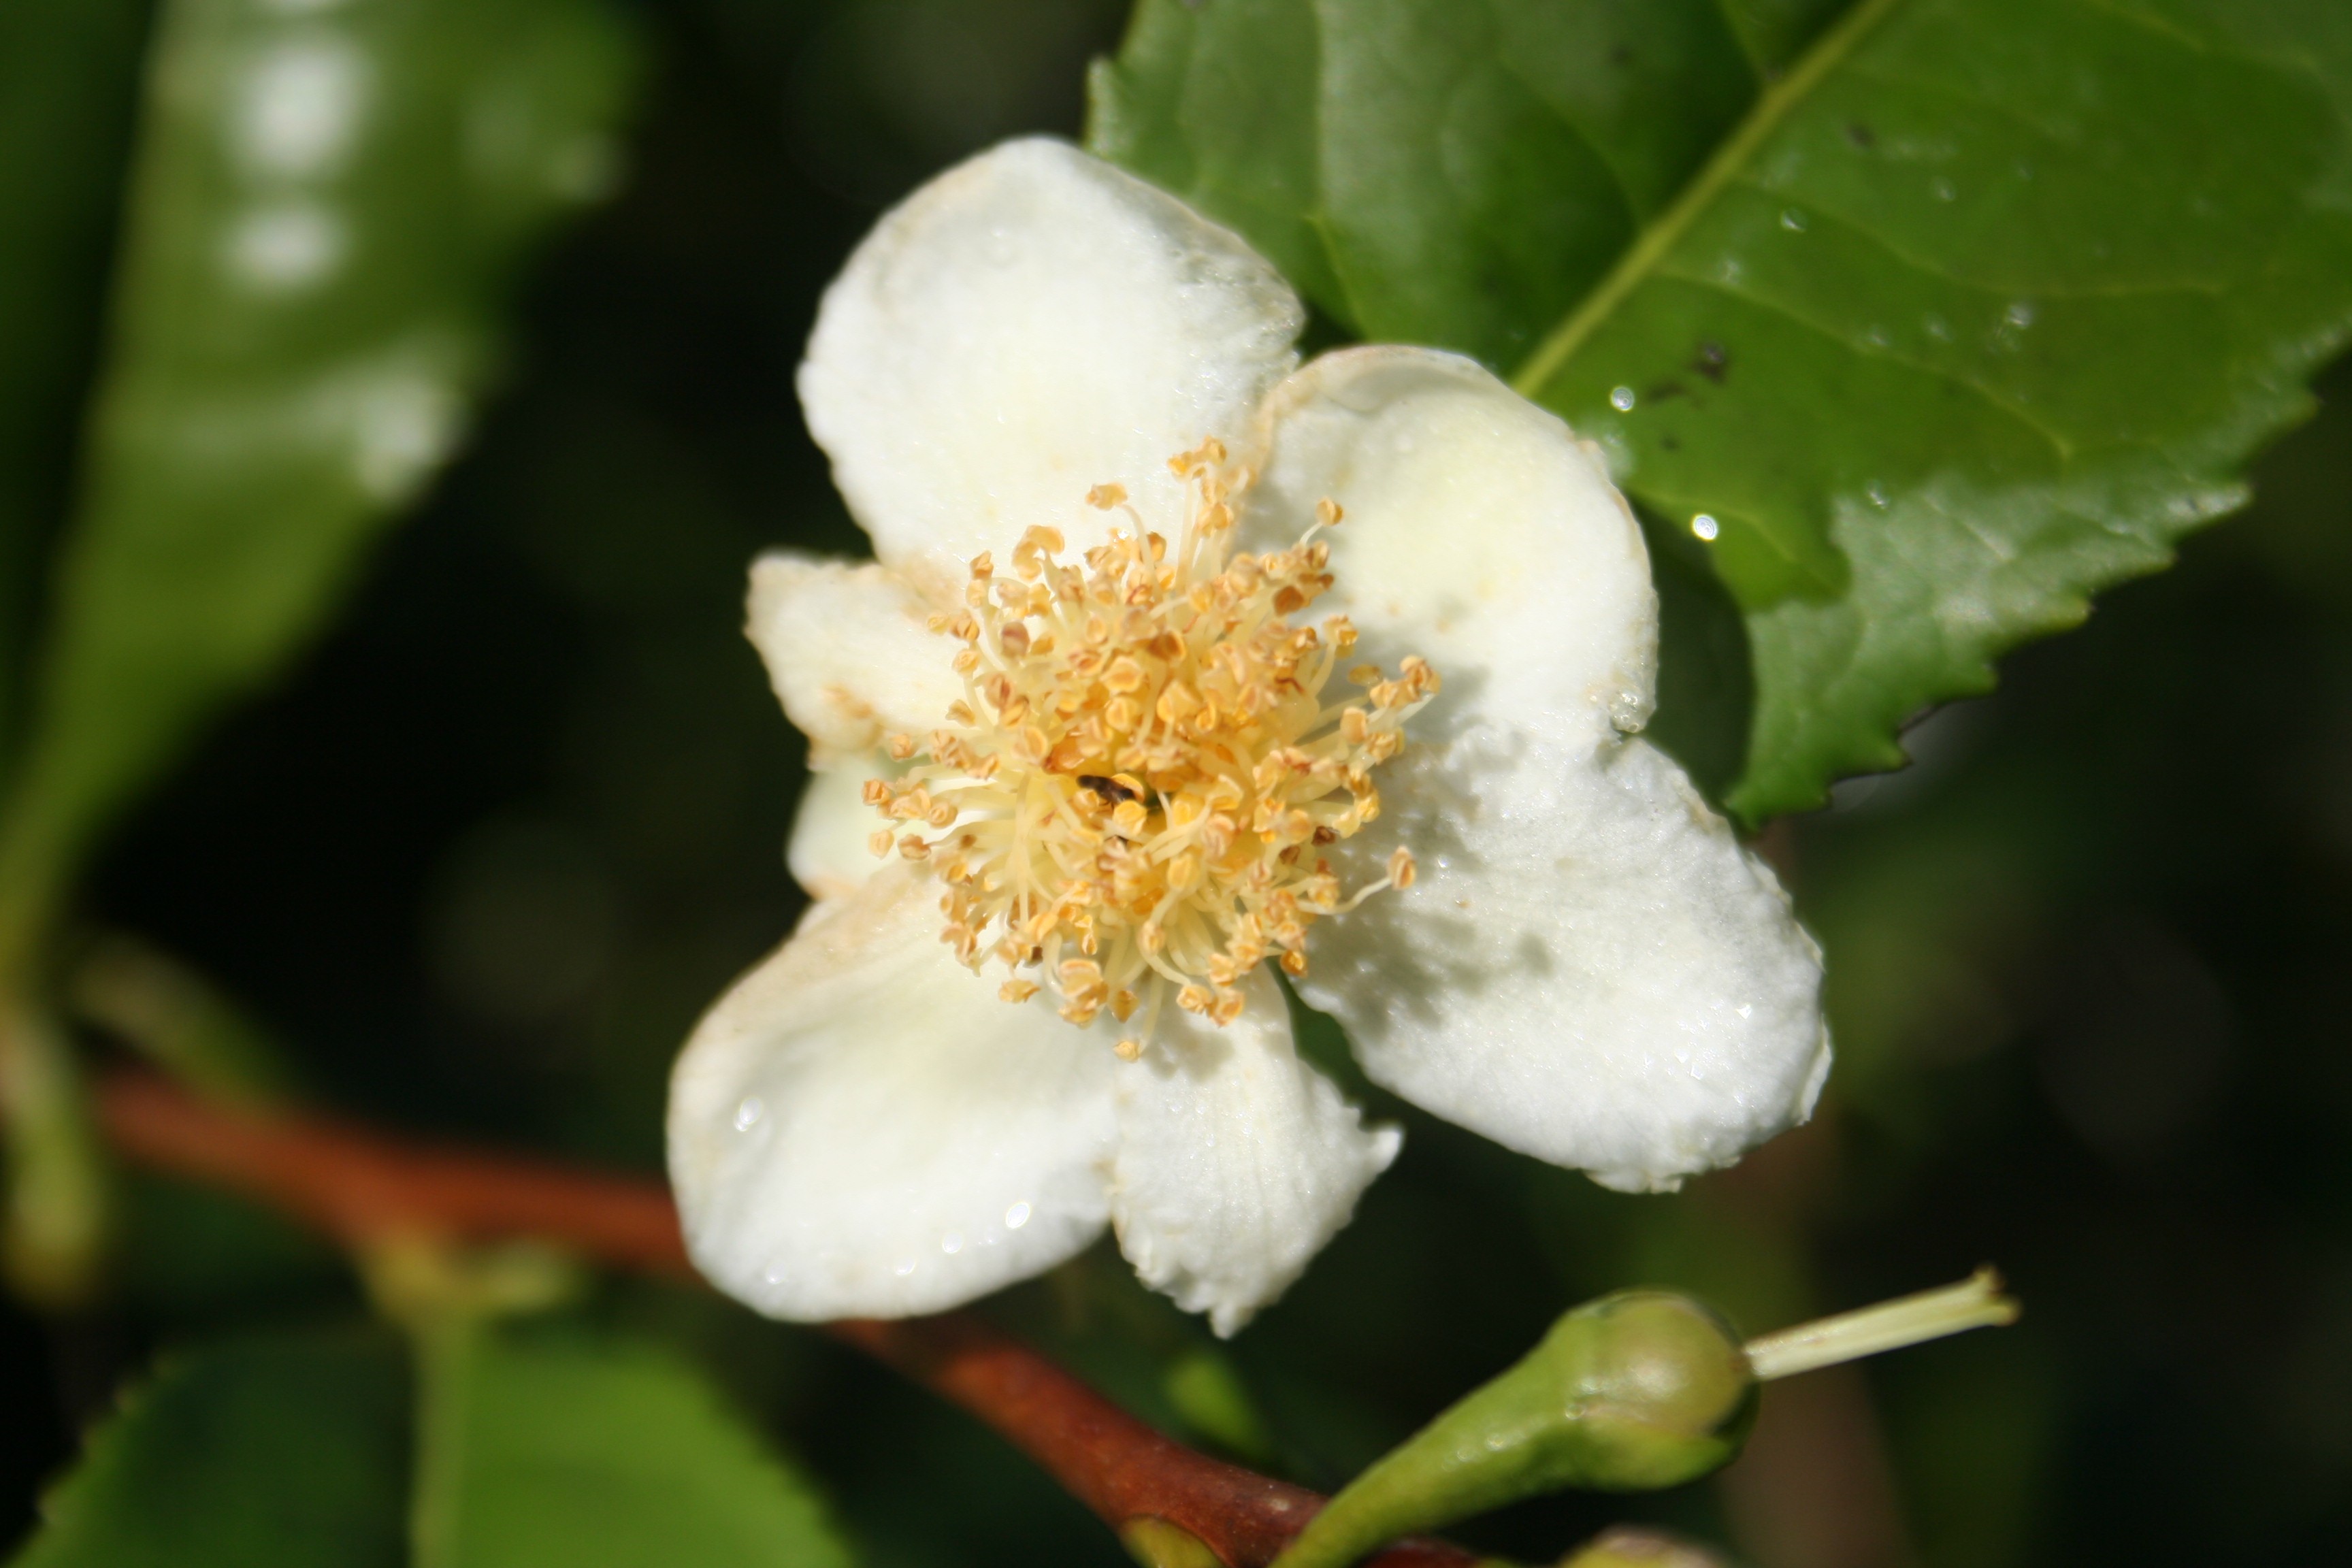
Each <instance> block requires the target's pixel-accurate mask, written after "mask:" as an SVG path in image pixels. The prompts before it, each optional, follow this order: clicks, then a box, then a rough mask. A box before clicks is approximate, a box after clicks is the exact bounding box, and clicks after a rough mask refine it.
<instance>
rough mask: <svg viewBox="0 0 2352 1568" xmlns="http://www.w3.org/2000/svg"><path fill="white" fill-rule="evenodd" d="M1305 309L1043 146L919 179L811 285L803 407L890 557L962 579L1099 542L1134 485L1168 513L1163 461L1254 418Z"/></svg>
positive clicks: (1206, 235) (1129, 190)
mask: <svg viewBox="0 0 2352 1568" xmlns="http://www.w3.org/2000/svg"><path fill="white" fill-rule="evenodd" d="M1302 319H1303V318H1302V314H1301V311H1300V310H1299V306H1298V302H1297V299H1296V297H1295V296H1293V295H1292V293H1291V292H1290V289H1289V286H1288V285H1286V283H1284V282H1283V280H1282V279H1281V277H1280V276H1279V275H1278V274H1277V273H1276V271H1275V270H1274V268H1272V267H1271V266H1269V265H1268V264H1267V263H1266V262H1265V261H1264V260H1263V259H1262V258H1259V257H1258V256H1257V255H1256V254H1255V252H1253V251H1252V250H1250V249H1249V247H1247V246H1245V245H1244V244H1243V243H1242V241H1241V240H1240V239H1239V238H1238V237H1236V236H1234V235H1233V234H1232V233H1230V232H1228V231H1227V230H1225V229H1223V228H1220V227H1218V226H1215V225H1213V224H1212V223H1210V222H1209V221H1208V220H1206V219H1205V218H1202V217H1201V216H1198V215H1197V214H1195V213H1193V212H1192V210H1191V209H1189V208H1187V207H1185V206H1184V205H1182V204H1181V203H1179V202H1177V201H1176V200H1175V199H1174V198H1172V197H1171V196H1168V195H1162V194H1161V193H1160V192H1158V191H1155V190H1153V189H1152V188H1151V187H1150V186H1149V185H1146V184H1143V183H1142V182H1140V181H1139V180H1136V179H1134V178H1132V177H1131V176H1129V175H1127V174H1122V173H1120V172H1119V171H1118V170H1116V169H1114V168H1112V167H1111V166H1110V165H1109V164H1108V163H1102V162H1101V161H1099V160H1097V159H1095V158H1092V157H1089V156H1087V154H1086V153H1081V152H1079V151H1078V150H1077V149H1076V148H1074V147H1070V146H1066V145H1065V144H1063V143H1061V142H1050V141H1045V140H1029V141H1021V142H1007V143H1005V144H1004V145H1003V146H1001V147H998V148H995V149H994V150H992V151H991V152H988V153H982V154H981V155H980V156H978V157H976V158H973V159H971V161H970V162H968V163H961V164H959V165H958V166H956V167H955V168H953V169H950V170H949V171H948V172H947V173H946V174H942V175H940V177H939V178H938V179H936V180H933V181H932V182H931V183H930V184H927V185H925V186H923V187H922V189H920V190H919V191H917V192H916V193H915V194H914V195H912V196H910V197H908V199H907V200H906V201H905V202H904V203H903V204H901V205H899V206H898V208H897V209H895V210H894V211H892V212H891V213H890V214H889V215H887V216H885V217H884V218H883V220H882V221H881V223H879V224H878V225H877V226H876V227H875V229H874V232H873V233H872V234H871V235H870V236H868V237H867V238H866V241H865V242H864V243H863V244H862V245H860V246H859V247H858V248H857V251H856V254H855V255H854V256H852V257H851V258H850V260H849V265H848V266H847V267H846V268H845V269H844V270H843V272H842V274H841V276H840V278H839V279H836V280H835V283H834V285H833V287H832V288H831V289H828V290H827V291H826V294H825V297H824V305H823V308H822V309H821V310H819V312H818V316H817V325H816V331H815V332H814V335H813V336H812V337H811V338H810V340H809V349H808V359H807V361H806V363H803V365H802V367H801V375H800V394H801V403H802V406H803V408H804V409H805V410H806V412H807V415H808V421H809V428H810V430H811V431H812V432H813V433H814V435H815V437H816V439H817V444H818V445H819V446H821V447H824V449H825V451H826V453H827V454H828V455H830V456H831V458H833V464H834V478H835V481H836V482H837V483H838V484H839V485H840V487H841V492H842V494H843V495H844V496H845V497H847V498H848V500H849V507H850V510H851V511H852V512H853V513H854V514H855V515H856V518H857V520H858V521H859V522H861V523H863V524H864V525H865V527H866V531H867V532H868V533H870V534H872V535H873V538H874V550H875V553H876V554H877V555H878V556H880V557H881V559H882V560H883V561H885V562H887V563H892V564H894V565H899V566H902V567H905V568H907V569H908V570H910V571H914V572H917V573H919V574H923V573H926V572H928V574H929V577H930V580H931V581H934V582H936V583H942V584H951V585H960V584H961V580H962V577H963V565H964V563H965V562H966V561H967V560H968V559H969V558H970V557H971V556H972V555H975V554H977V553H979V552H982V551H983V550H993V551H997V552H1000V553H1002V552H1005V551H1008V550H1009V549H1010V548H1011V547H1012V546H1013V544H1014V543H1015V542H1018V540H1019V539H1020V537H1021V534H1022V532H1023V531H1024V530H1025V529H1027V528H1028V527H1030V526H1031V525H1032V524H1046V525H1050V526H1053V527H1055V528H1059V529H1061V530H1063V531H1064V532H1065V533H1066V535H1067V536H1068V538H1069V540H1070V542H1071V543H1072V544H1073V545H1076V546H1083V545H1084V544H1086V543H1089V542H1092V541H1093V539H1094V538H1096V537H1098V536H1099V533H1100V531H1102V530H1103V529H1104V528H1105V527H1106V526H1107V524H1108V519H1110V518H1114V517H1117V516H1118V514H1116V513H1108V514H1107V513H1104V512H1099V511H1093V510H1088V509H1087V508H1086V506H1085V505H1084V498H1085V496H1086V493H1087V490H1088V489H1090V488H1091V487H1093V486H1095V485H1097V484H1099V483H1105V482H1109V481H1116V482H1118V483H1120V484H1122V485H1124V486H1126V488H1127V489H1128V490H1129V493H1130V494H1132V495H1133V496H1134V497H1135V498H1136V500H1137V502H1138V504H1139V507H1140V508H1141V510H1142V512H1143V515H1144V516H1145V517H1147V518H1151V519H1155V520H1158V519H1160V518H1165V519H1167V520H1169V524H1168V525H1169V526H1173V523H1174V521H1176V520H1177V519H1179V518H1180V517H1181V512H1180V511H1179V510H1178V508H1179V504H1180V499H1181V492H1180V491H1179V490H1178V489H1177V487H1176V485H1175V482H1174V480H1173V479H1171V476H1170V475H1169V472H1168V469H1167V467H1166V463H1167V459H1168V458H1170V457H1171V456H1172V455H1173V454H1175V453H1177V452H1180V451H1182V450H1185V449H1188V448H1190V447H1195V446H1197V445H1198V444H1199V443H1200V441H1201V440H1202V437H1207V436H1221V437H1224V438H1225V439H1226V440H1228V441H1232V442H1237V441H1239V440H1240V439H1242V438H1243V437H1244V436H1245V435H1246V434H1247V431H1248V428H1249V426H1250V423H1251V417H1252V415H1253V412H1254V411H1255V408H1256V406H1257V404H1258V401H1259V399H1260V397H1261V396H1262V395H1264V393H1265V389H1266V388H1268V387H1270V386H1272V385H1273V384H1275V383H1276V381H1278V380H1280V379H1281V377H1282V376H1283V375H1284V374H1286V373H1287V372H1288V371H1289V370H1290V368H1291V366H1292V365H1293V364H1294V363H1296V357H1297V356H1296V355H1295V354H1294V353H1293V352H1292V350H1291V341H1292V339H1293V338H1294V337H1295V336H1296V335H1297V331H1298V328H1299V324H1300V322H1301V321H1302Z"/></svg>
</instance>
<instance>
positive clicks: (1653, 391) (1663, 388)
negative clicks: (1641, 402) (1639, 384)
mask: <svg viewBox="0 0 2352 1568" xmlns="http://www.w3.org/2000/svg"><path fill="white" fill-rule="evenodd" d="M1642 395H1643V397H1646V398H1648V399H1649V400H1650V401H1651V402H1653V403H1663V402H1664V401H1665V400H1666V399H1667V398H1669V397H1688V396H1689V395H1690V389H1689V388H1688V387H1686V386H1685V385H1684V384H1682V383H1681V382H1679V381H1662V382H1660V383H1658V384H1657V385H1655V386H1654V387H1652V388H1650V390H1649V391H1647V392H1645V393H1643V394H1642Z"/></svg>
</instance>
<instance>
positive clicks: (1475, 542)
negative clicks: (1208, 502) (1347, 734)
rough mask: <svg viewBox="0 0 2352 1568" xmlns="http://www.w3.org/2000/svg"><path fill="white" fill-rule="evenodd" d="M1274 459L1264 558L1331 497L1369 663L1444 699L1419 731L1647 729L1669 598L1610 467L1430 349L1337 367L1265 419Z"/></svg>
mask: <svg viewBox="0 0 2352 1568" xmlns="http://www.w3.org/2000/svg"><path fill="white" fill-rule="evenodd" d="M1266 422H1267V426H1268V429H1269V437H1268V439H1269V440H1270V443H1271V457H1270V458H1269V459H1268V461H1267V467H1266V471H1265V477H1264V479H1262V480H1261V481H1260V483H1259V484H1258V486H1257V487H1256V489H1254V490H1253V491H1252V492H1251V493H1250V496H1249V498H1248V500H1247V505H1246V510H1245V513H1244V521H1245V525H1246V527H1247V529H1248V536H1249V542H1251V543H1252V544H1253V545H1254V546H1255V547H1257V548H1260V549H1270V548H1278V547H1280V546H1281V545H1284V544H1286V543H1288V542H1291V541H1293V540H1295V539H1297V537H1298V535H1299V533H1300V532H1301V531H1303V530H1304V529H1305V528H1306V527H1307V525H1308V524H1309V523H1311V522H1313V521H1314V520H1315V507H1316V503H1317V502H1318V500H1321V499H1322V498H1324V497H1327V496H1328V497H1329V498H1331V499H1332V500H1337V501H1338V502H1339V504H1340V506H1341V507H1342V508H1344V509H1345V511H1346V520H1345V521H1343V522H1341V523H1340V525H1339V527H1338V528H1336V529H1334V530H1331V531H1328V532H1326V533H1324V534H1322V535H1320V537H1321V538H1322V539H1323V540H1325V541H1326V542H1328V543H1329V545H1330V546H1331V571H1332V574H1333V575H1334V576H1335V578H1336V579H1337V581H1336V583H1335V585H1334V587H1333V589H1332V591H1331V592H1329V593H1328V594H1327V595H1324V596H1323V597H1322V598H1321V599H1319V600H1318V601H1317V602H1316V605H1315V608H1314V609H1313V611H1312V612H1310V614H1311V615H1313V616H1317V617H1318V618H1319V617H1320V616H1325V615H1328V614H1330V613H1332V612H1335V611H1337V612H1343V613H1345V614H1346V615H1347V616H1349V618H1350V619H1351V620H1353V621H1354V623H1355V625H1356V627H1357V629H1358V630H1359V631H1360V633H1361V634H1362V636H1363V641H1362V643H1361V645H1360V648H1359V654H1360V657H1361V658H1363V659H1365V660H1366V661H1368V662H1371V663H1376V664H1379V665H1381V666H1382V667H1383V668H1386V669H1388V670H1389V671H1390V672H1391V673H1393V672H1394V671H1395V669H1396V666H1397V661H1398V660H1399V659H1400V658H1402V657H1403V656H1405V655H1406V654H1414V653H1417V654H1419V655H1421V656H1422V657H1423V658H1426V659H1428V660H1429V661H1430V663H1431V664H1432V665H1433V666H1435V667H1436V669H1437V672H1438V674H1439V675H1440V676H1442V677H1443V678H1444V681H1445V689H1444V695H1443V696H1442V697H1441V698H1440V699H1439V700H1437V701H1436V702H1435V703H1433V704H1432V705H1431V707H1430V708H1429V709H1428V710H1426V711H1425V712H1424V713H1423V715H1422V716H1421V717H1420V718H1419V719H1417V720H1416V721H1415V723H1414V732H1415V733H1416V734H1418V735H1423V736H1430V735H1444V734H1448V733H1452V732H1454V731H1458V730H1460V729H1461V728H1463V727H1465V726H1466V725H1468V724H1470V723H1473V722H1475V721H1477V720H1478V719H1480V718H1481V717H1482V716H1486V715H1501V716H1503V717H1504V719H1505V720H1506V721H1507V720H1508V719H1509V717H1510V716H1512V715H1517V714H1523V713H1528V712H1537V711H1541V712H1545V713H1548V714H1551V715H1553V716H1554V722H1555V725H1556V726H1557V725H1573V726H1574V727H1575V729H1576V731H1577V732H1579V733H1581V734H1584V735H1587V736H1589V737H1590V738H1591V740H1592V741H1595V742H1598V741H1600V740H1602V739H1605V738H1606V737H1607V736H1608V735H1610V734H1611V733H1612V731H1613V730H1616V729H1633V728H1637V727H1639V725H1640V724H1641V723H1642V722H1643V721H1644V720H1646V719H1647V717H1648V715H1649V711H1650V706H1651V700H1652V695H1653V689H1654V685H1655V671H1656V647H1657V595H1656V593H1655V592H1654V590H1653V588H1652V587H1651V584H1650V561H1649V553H1648V552H1647V550H1646V549H1645V548H1644V547H1643V543H1642V532H1641V529H1640V527H1639V526H1638V525H1637V524H1636V523H1635V522H1634V521H1633V513H1632V511H1631V510H1629V509H1628V508H1627V506H1626V504H1625V500H1624V498H1623V497H1622V496H1621V495H1619V494H1618V492H1617V489H1616V487H1615V486H1614V485H1612V484H1611V483H1610V481H1609V476H1608V471H1607V469H1606V468H1604V467H1603V465H1602V464H1601V459H1600V457H1599V455H1598V454H1597V453H1596V452H1595V451H1593V450H1592V449H1591V447H1587V446H1586V445H1584V444H1583V443H1581V442H1580V441H1578V440H1577V439H1576V437H1574V436H1573V435H1571V434H1570V431H1569V428H1568V426H1565V425H1563V424H1561V423H1560V422H1559V420H1558V419H1557V418H1555V417H1553V416H1551V415H1549V414H1548V413H1546V412H1544V411H1543V410H1542V409H1540V408H1538V407H1537V406H1536V405H1534V404H1532V403H1529V402H1528V401H1527V399H1525V398H1523V397H1521V396H1519V395H1517V393H1515V392H1513V391H1511V389H1510V388H1508V387H1507V386H1505V385H1504V384H1502V383H1501V382H1499V381H1496V379H1495V378H1494V377H1493V376H1492V375H1490V374H1487V373H1486V371H1484V370H1482V369H1480V368H1479V367H1478V365H1477V364H1475V363H1473V362H1472V361H1469V360H1466V359H1463V358H1461V357H1459V356H1458V355H1454V354H1447V353H1437V352H1435V351H1433V350H1429V349H1411V348H1365V349H1350V350H1347V351H1345V352H1342V353H1333V354H1327V355H1325V356H1324V357H1322V358H1321V359H1318V360H1317V361H1316V362H1315V363H1312V364H1310V365H1308V366H1307V368H1305V369H1304V370H1302V371H1300V372H1299V373H1298V374H1297V375H1295V376H1293V377H1291V378H1290V379H1289V380H1288V381H1287V382H1285V383H1284V384H1282V386H1281V387H1279V388H1278V389H1276V392H1275V394H1274V395H1273V396H1272V397H1271V398H1270V399H1269V400H1268V403H1267V409H1266Z"/></svg>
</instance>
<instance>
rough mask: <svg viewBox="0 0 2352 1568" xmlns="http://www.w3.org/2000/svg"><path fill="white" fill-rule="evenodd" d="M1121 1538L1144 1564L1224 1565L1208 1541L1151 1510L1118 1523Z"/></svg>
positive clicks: (1151, 1567)
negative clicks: (1157, 1515)
mask: <svg viewBox="0 0 2352 1568" xmlns="http://www.w3.org/2000/svg"><path fill="white" fill-rule="evenodd" d="M1118 1538H1119V1540H1120V1542H1122V1543H1124V1544H1125V1545H1126V1547H1127V1554H1128V1555H1129V1557H1132V1558H1134V1559H1135V1560H1136V1562H1137V1563H1139V1564H1141V1565H1142V1568H1224V1560H1223V1558H1221V1557H1219V1556H1218V1555H1217V1554H1216V1553H1215V1552H1212V1551H1211V1550H1210V1549H1209V1544H1208V1542H1204V1541H1202V1539H1201V1538H1200V1537H1199V1536H1197V1535H1195V1534H1193V1533H1192V1531H1189V1530H1186V1529H1185V1528H1184V1527H1183V1526H1181V1525H1178V1524H1171V1523H1169V1522H1168V1521H1166V1520H1164V1519H1154V1518H1152V1517H1151V1516H1150V1515H1149V1514H1141V1515H1138V1516H1137V1517H1136V1518H1134V1519H1130V1520H1129V1521H1127V1522H1126V1523H1125V1524H1123V1525H1121V1526H1119V1529H1118Z"/></svg>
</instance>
